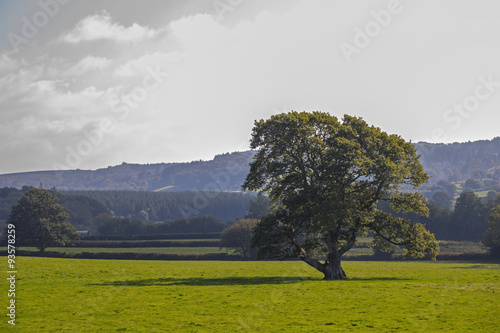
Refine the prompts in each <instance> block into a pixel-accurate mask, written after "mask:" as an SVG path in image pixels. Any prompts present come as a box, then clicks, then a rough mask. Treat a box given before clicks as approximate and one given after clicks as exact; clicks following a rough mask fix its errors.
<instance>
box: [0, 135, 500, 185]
mask: <svg viewBox="0 0 500 333" xmlns="http://www.w3.org/2000/svg"><path fill="white" fill-rule="evenodd" d="M415 147H416V148H417V151H418V153H419V154H421V155H422V156H421V162H422V164H423V166H424V168H425V170H426V171H427V173H428V174H429V175H430V176H431V181H430V184H429V186H430V185H432V184H435V183H437V182H438V181H439V180H446V181H449V182H455V183H458V182H465V181H467V180H468V179H471V178H473V179H478V180H479V181H485V180H489V183H488V184H490V185H492V186H493V187H494V185H495V181H497V182H498V180H499V179H500V137H498V138H495V139H493V140H483V141H475V142H467V143H452V144H433V143H426V142H419V143H415ZM253 155H254V152H252V151H246V152H236V153H226V154H222V155H217V156H215V157H214V159H213V160H210V161H194V162H189V163H160V164H145V165H141V164H128V163H123V164H121V165H117V166H113V167H108V168H105V169H98V170H93V171H90V170H68V171H36V172H26V173H15V174H5V175H0V187H15V188H21V187H22V186H25V185H28V186H35V187H38V186H39V185H40V183H43V186H44V187H45V188H52V187H54V186H55V187H56V188H57V189H58V190H136V191H193V190H194V191H199V190H200V191H201V190H205V191H240V190H241V184H242V183H243V182H244V179H245V176H246V175H247V173H248V171H249V166H248V163H249V162H250V161H251V160H252V158H253Z"/></svg>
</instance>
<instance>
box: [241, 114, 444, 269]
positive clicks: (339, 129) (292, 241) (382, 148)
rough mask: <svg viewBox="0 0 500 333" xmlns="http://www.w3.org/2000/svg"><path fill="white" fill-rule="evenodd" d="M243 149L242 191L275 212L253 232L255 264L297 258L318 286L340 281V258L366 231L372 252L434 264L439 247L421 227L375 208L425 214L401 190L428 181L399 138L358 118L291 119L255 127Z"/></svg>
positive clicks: (417, 198) (415, 198) (417, 200)
mask: <svg viewBox="0 0 500 333" xmlns="http://www.w3.org/2000/svg"><path fill="white" fill-rule="evenodd" d="M250 146H251V148H252V149H257V153H256V155H255V157H254V161H253V162H251V164H250V172H249V174H248V175H247V178H246V180H245V183H244V184H243V188H244V189H248V190H258V191H263V192H266V193H267V194H268V195H269V197H270V199H271V201H272V203H273V204H274V205H275V206H276V207H277V208H276V209H275V210H274V211H273V213H271V214H269V215H267V216H265V217H264V218H263V219H262V220H261V222H260V223H258V224H257V226H256V228H255V230H254V238H253V245H254V246H255V247H258V256H259V258H287V257H299V258H300V259H302V260H303V261H304V262H306V263H307V264H309V265H311V266H312V267H314V268H316V269H318V270H319V271H321V272H322V273H324V274H325V279H341V278H345V277H346V276H345V272H344V271H343V270H342V267H341V265H340V258H341V257H342V255H343V254H345V253H346V252H347V251H349V250H350V249H351V248H352V246H353V245H354V244H355V242H356V238H357V237H358V236H362V235H366V233H367V232H368V231H371V232H373V233H374V234H375V237H374V242H375V244H376V245H378V246H388V245H402V246H404V247H405V248H406V250H405V251H406V254H407V255H411V256H413V257H423V256H425V255H428V256H429V257H430V258H433V259H434V258H435V257H436V255H437V253H438V249H439V246H438V244H437V242H436V241H435V238H434V235H432V234H431V233H429V232H428V231H427V230H426V229H425V228H424V226H423V225H421V224H418V223H411V222H410V221H409V220H408V219H405V218H395V217H393V216H391V214H389V213H386V212H383V211H381V210H379V209H377V207H376V204H377V202H378V201H379V200H386V201H388V202H389V203H390V205H391V208H392V209H393V210H395V211H402V212H404V213H408V212H415V213H418V214H421V215H427V214H428V209H427V207H426V205H425V199H424V198H423V197H422V196H421V195H420V194H418V193H415V192H412V193H410V192H403V191H402V190H401V189H400V186H401V185H403V184H404V185H408V186H410V187H412V188H417V187H418V186H420V185H421V184H422V183H424V182H426V181H427V180H428V176H427V174H426V173H425V172H424V170H423V168H422V165H421V164H420V162H419V161H418V156H417V155H416V150H415V148H414V146H413V145H412V144H411V143H409V142H406V141H405V140H404V139H402V138H401V137H399V136H397V135H388V134H387V133H385V132H383V131H381V130H380V129H379V128H376V127H373V126H369V125H368V124H367V123H366V122H365V121H364V120H363V119H361V118H357V117H352V116H348V115H345V116H344V118H343V120H342V122H340V121H339V120H338V119H337V118H336V117H333V116H330V115H329V114H328V113H322V112H313V113H306V112H302V113H298V112H290V113H283V114H278V115H275V116H272V117H271V118H270V119H268V120H260V121H256V122H255V127H254V129H253V133H252V139H251V143H250ZM318 255H325V256H326V260H325V262H324V263H321V262H320V261H319V260H317V259H315V258H314V257H315V256H318Z"/></svg>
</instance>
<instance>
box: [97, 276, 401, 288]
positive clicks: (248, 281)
mask: <svg viewBox="0 0 500 333" xmlns="http://www.w3.org/2000/svg"><path fill="white" fill-rule="evenodd" d="M302 281H322V280H321V279H313V278H308V277H275V276H272V277H271V276H261V277H227V278H203V277H197V278H159V279H143V280H126V281H110V282H105V283H93V284H89V285H91V286H120V287H123V286H130V287H144V286H176V285H182V286H249V285H264V284H291V283H299V282H302ZM338 281H345V282H348V281H408V279H404V278H403V279H402V278H396V277H370V278H352V279H347V280H337V281H336V282H338ZM327 282H335V281H325V283H327Z"/></svg>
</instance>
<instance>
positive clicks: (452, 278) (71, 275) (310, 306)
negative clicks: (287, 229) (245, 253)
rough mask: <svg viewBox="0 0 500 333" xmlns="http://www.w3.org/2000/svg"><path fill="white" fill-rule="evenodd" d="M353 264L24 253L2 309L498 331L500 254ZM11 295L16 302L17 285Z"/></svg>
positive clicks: (26, 323)
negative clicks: (322, 266)
mask: <svg viewBox="0 0 500 333" xmlns="http://www.w3.org/2000/svg"><path fill="white" fill-rule="evenodd" d="M4 258H5V257H4ZM5 260H6V259H5ZM343 265H344V269H345V270H346V272H347V274H348V276H349V278H350V279H349V280H345V281H321V280H320V279H321V277H322V276H321V274H319V273H316V271H314V270H313V269H312V268H309V267H308V266H307V265H306V264H304V263H302V262H298V261H293V262H216V261H120V260H116V261H113V260H83V259H55V258H31V257H18V258H17V267H16V268H17V271H18V273H17V281H16V313H17V317H16V326H15V327H12V326H11V325H8V324H7V319H8V318H7V317H6V316H5V315H3V316H2V317H3V318H4V319H3V322H2V323H1V325H0V327H1V329H0V331H2V332H8V331H13V332H119V331H127V332H346V331H351V330H354V331H359V332H370V331H373V332H399V331H403V330H408V331H411V332H438V331H453V332H458V331H472V332H495V331H498V327H500V308H499V306H498V304H499V301H500V264H483V263H458V262H437V263H435V262H344V264H343ZM4 274H5V273H4ZM5 281H6V280H5V279H4V288H7V287H8V285H7V283H6V282H5ZM5 290H6V289H4V291H5ZM0 299H1V301H2V303H1V304H4V305H5V307H6V306H7V304H8V299H7V292H2V296H1V298H0ZM5 307H3V308H4V311H5V312H6V310H5ZM7 326H9V327H7Z"/></svg>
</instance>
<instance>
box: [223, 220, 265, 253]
mask: <svg viewBox="0 0 500 333" xmlns="http://www.w3.org/2000/svg"><path fill="white" fill-rule="evenodd" d="M256 224H257V220H256V219H243V220H239V221H236V222H235V223H234V224H233V225H231V226H230V227H228V228H226V229H225V230H224V231H223V232H222V234H221V240H220V247H221V248H223V247H225V248H230V249H234V250H235V252H237V253H239V254H240V255H242V256H243V257H251V256H252V255H253V253H252V249H251V247H250V242H251V240H252V230H253V228H254V227H255V225H256Z"/></svg>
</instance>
